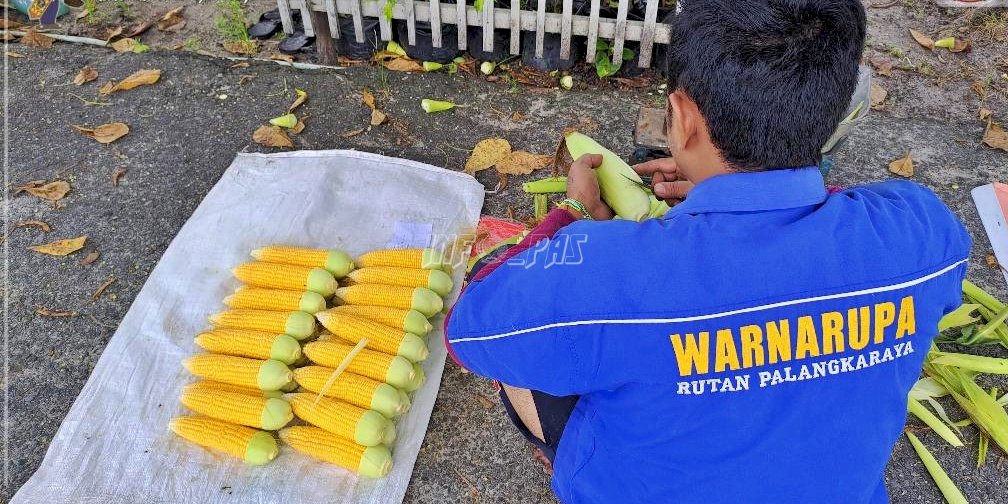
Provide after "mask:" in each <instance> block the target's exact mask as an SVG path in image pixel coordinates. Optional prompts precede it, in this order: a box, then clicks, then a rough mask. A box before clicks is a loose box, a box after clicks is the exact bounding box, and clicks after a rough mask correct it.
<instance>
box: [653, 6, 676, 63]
mask: <svg viewBox="0 0 1008 504" xmlns="http://www.w3.org/2000/svg"><path fill="white" fill-rule="evenodd" d="M673 17H675V9H672V12H670V13H668V14H666V15H665V17H661V18H659V19H661V22H662V23H670V22H671V21H672V18H673ZM669 57H671V54H670V53H669V45H668V44H655V45H654V49H653V52H652V53H651V68H653V69H654V70H655V71H656V72H658V74H659V75H661V76H662V77H668V76H669Z"/></svg>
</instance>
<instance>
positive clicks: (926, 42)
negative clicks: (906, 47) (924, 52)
mask: <svg viewBox="0 0 1008 504" xmlns="http://www.w3.org/2000/svg"><path fill="white" fill-rule="evenodd" d="M910 36H911V37H913V39H914V40H916V41H917V43H918V44H920V45H921V47H923V48H925V49H932V50H933V49H934V39H932V38H931V37H929V36H927V35H925V34H923V33H921V32H919V31H917V30H910Z"/></svg>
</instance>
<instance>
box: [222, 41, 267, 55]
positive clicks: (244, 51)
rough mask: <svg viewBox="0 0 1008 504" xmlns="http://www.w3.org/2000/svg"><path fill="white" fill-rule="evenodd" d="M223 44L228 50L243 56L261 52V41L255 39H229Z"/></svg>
mask: <svg viewBox="0 0 1008 504" xmlns="http://www.w3.org/2000/svg"><path fill="white" fill-rule="evenodd" d="M223 46H224V49H225V50H226V51H227V52H229V53H233V54H240V55H243V56H251V55H253V54H255V53H257V52H259V43H258V42H256V41H255V40H229V41H227V42H224V44H223Z"/></svg>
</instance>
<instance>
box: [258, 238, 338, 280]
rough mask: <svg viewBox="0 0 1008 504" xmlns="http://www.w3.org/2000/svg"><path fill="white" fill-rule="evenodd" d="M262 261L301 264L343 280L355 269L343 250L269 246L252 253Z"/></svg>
mask: <svg viewBox="0 0 1008 504" xmlns="http://www.w3.org/2000/svg"><path fill="white" fill-rule="evenodd" d="M252 257H255V258H256V259H258V260H260V261H265V262H271V263H282V264H299V265H301V266H309V267H312V268H325V269H326V270H327V271H329V272H330V273H332V274H333V276H335V277H336V278H343V277H344V276H346V274H347V273H349V272H350V270H352V269H353V268H354V262H353V259H351V258H350V256H348V255H347V254H346V253H345V252H343V251H341V250H335V249H334V250H322V249H312V248H304V247H287V246H283V245H269V246H267V247H263V248H261V249H256V250H253V251H252Z"/></svg>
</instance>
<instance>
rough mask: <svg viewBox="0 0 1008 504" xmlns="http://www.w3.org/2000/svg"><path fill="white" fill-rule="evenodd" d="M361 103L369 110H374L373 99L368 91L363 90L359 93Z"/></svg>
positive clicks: (366, 89)
mask: <svg viewBox="0 0 1008 504" xmlns="http://www.w3.org/2000/svg"><path fill="white" fill-rule="evenodd" d="M361 101H362V102H364V105H367V106H368V108H369V109H371V110H374V109H375V99H374V95H373V94H371V90H370V89H368V88H364V91H361Z"/></svg>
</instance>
